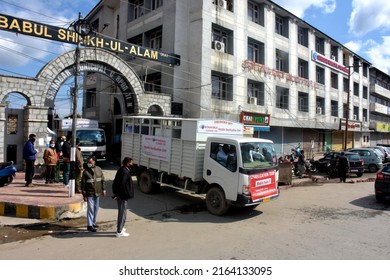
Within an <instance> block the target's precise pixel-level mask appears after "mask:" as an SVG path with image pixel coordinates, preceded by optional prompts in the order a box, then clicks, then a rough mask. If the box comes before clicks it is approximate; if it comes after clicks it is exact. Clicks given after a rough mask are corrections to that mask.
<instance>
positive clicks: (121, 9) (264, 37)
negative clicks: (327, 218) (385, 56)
mask: <svg viewBox="0 0 390 280" xmlns="http://www.w3.org/2000/svg"><path fill="white" fill-rule="evenodd" d="M86 18H87V20H88V21H89V22H90V23H91V25H92V27H93V28H94V30H95V31H96V32H97V33H102V34H104V35H106V36H107V35H108V36H111V37H113V38H116V39H119V40H122V41H126V42H128V43H131V44H134V45H140V46H145V47H148V48H152V49H159V50H162V51H165V52H168V53H175V54H178V55H180V65H166V64H163V63H159V62H156V61H151V60H148V59H144V58H142V57H140V55H138V56H132V55H131V54H130V55H129V54H127V55H125V54H123V53H121V52H118V53H117V54H118V55H119V56H120V57H121V58H122V59H123V60H125V61H126V62H127V63H128V64H129V65H130V66H131V67H132V68H133V69H134V71H135V72H136V73H137V74H138V76H139V77H140V79H141V81H142V82H143V85H144V90H145V93H146V94H147V93H154V94H156V93H158V94H160V95H161V96H164V97H167V96H169V97H170V98H171V104H172V106H171V111H170V112H168V111H167V110H163V109H162V107H161V106H159V104H158V101H157V100H153V101H151V102H150V103H149V105H147V106H148V108H144V109H145V111H147V112H148V113H149V114H152V115H178V116H182V117H188V118H222V119H227V120H231V121H240V122H243V123H245V124H246V125H247V130H248V131H249V133H250V134H252V135H253V136H254V137H262V138H268V139H271V140H273V141H274V142H275V144H276V147H277V152H278V153H279V154H282V153H284V154H288V153H290V150H291V149H292V148H295V147H296V146H297V145H298V144H300V145H301V146H302V148H303V149H304V150H307V151H309V152H311V153H316V152H321V151H324V150H327V149H337V150H340V149H343V148H344V147H345V146H346V147H347V148H349V147H361V146H371V145H375V144H376V142H378V143H379V142H387V141H388V140H387V139H388V137H387V133H388V132H389V129H388V128H387V131H383V132H382V131H379V132H377V130H378V127H377V126H376V129H373V127H374V126H375V125H374V123H375V122H377V121H378V120H380V119H382V118H384V119H383V123H385V124H386V125H387V126H388V125H389V122H390V120H389V119H388V117H386V116H387V115H388V112H387V111H386V109H387V108H388V107H387V106H389V105H390V104H387V102H389V101H388V100H389V99H387V98H386V96H389V95H388V92H387V91H388V90H389V89H387V88H388V87H387V85H388V83H387V81H388V80H389V79H388V77H387V78H386V79H385V78H383V77H384V76H387V75H385V74H384V73H381V72H380V71H379V70H375V71H374V72H373V73H371V70H372V68H371V63H370V62H368V61H366V60H365V59H364V58H362V57H360V56H359V55H358V54H356V53H354V52H352V51H351V50H349V49H347V48H346V47H345V46H343V45H342V44H340V43H338V42H337V41H335V40H334V39H332V38H330V37H329V36H327V35H326V34H324V33H322V32H321V31H320V30H317V29H316V28H314V27H313V26H312V25H310V24H309V23H307V22H305V21H303V20H302V19H300V18H298V17H296V16H294V15H293V14H291V13H290V12H289V11H287V10H285V9H283V8H282V7H280V6H278V5H276V4H275V3H273V2H272V1H265V0H248V1H241V0H240V1H238V0H202V1H190V0H180V1H176V0H129V1H119V0H102V1H101V2H100V3H99V4H98V5H97V6H96V7H95V8H94V9H93V10H92V11H91V12H90V13H89V14H88V15H87V17H86ZM380 75H382V76H381V77H382V78H381V79H379V78H376V76H380ZM370 80H371V81H378V80H380V81H381V82H382V84H380V83H376V84H372V85H371V86H370ZM84 83H85V86H86V87H87V90H86V92H85V93H84V105H83V106H84V110H83V112H84V114H85V115H84V117H87V118H98V119H99V121H100V122H101V123H107V124H113V126H114V127H113V131H114V133H113V134H114V135H115V134H118V133H120V116H121V114H123V112H124V109H123V104H122V103H123V102H122V101H121V99H120V98H119V97H118V94H117V91H118V89H117V88H116V87H115V86H113V83H112V81H110V79H109V78H108V77H104V76H98V75H94V74H93V73H91V74H90V75H88V78H87V79H85V82H84ZM384 84H385V85H384ZM370 91H373V92H374V94H373V95H371V97H370ZM373 96H375V98H376V100H380V102H373V98H374V97H373ZM381 102H382V103H381ZM383 102H385V104H384V103H383ZM379 107H380V108H379ZM382 111H383V112H382ZM385 111H386V112H385ZM388 111H389V110H388ZM371 118H372V119H371ZM346 125H347V126H346ZM346 127H347V128H346ZM371 135H375V136H371Z"/></svg>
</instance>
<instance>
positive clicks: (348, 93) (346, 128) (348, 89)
mask: <svg viewBox="0 0 390 280" xmlns="http://www.w3.org/2000/svg"><path fill="white" fill-rule="evenodd" d="M347 67H348V85H347V113H346V116H345V132H344V151H345V150H347V144H348V121H349V95H350V92H349V91H350V85H349V84H350V83H351V66H347Z"/></svg>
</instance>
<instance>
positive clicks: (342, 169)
mask: <svg viewBox="0 0 390 280" xmlns="http://www.w3.org/2000/svg"><path fill="white" fill-rule="evenodd" d="M337 168H338V171H339V178H340V183H341V182H344V183H345V181H346V180H347V172H348V169H349V161H348V158H347V157H346V156H345V153H344V152H341V153H340V156H339V161H338V167H337Z"/></svg>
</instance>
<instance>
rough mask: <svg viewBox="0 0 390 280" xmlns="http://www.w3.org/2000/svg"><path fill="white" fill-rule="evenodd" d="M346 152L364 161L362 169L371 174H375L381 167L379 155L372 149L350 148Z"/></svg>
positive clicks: (381, 162)
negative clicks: (354, 154) (352, 153)
mask: <svg viewBox="0 0 390 280" xmlns="http://www.w3.org/2000/svg"><path fill="white" fill-rule="evenodd" d="M348 151H349V152H354V153H357V154H359V156H360V158H361V159H362V160H364V169H367V170H368V171H369V172H371V173H375V172H377V171H378V170H379V169H381V168H382V167H383V161H382V158H381V155H380V153H379V152H377V150H375V149H373V148H352V149H348Z"/></svg>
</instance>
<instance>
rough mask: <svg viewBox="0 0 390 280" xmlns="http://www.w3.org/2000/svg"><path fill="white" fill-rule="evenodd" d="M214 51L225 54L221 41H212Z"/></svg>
mask: <svg viewBox="0 0 390 280" xmlns="http://www.w3.org/2000/svg"><path fill="white" fill-rule="evenodd" d="M214 49H215V50H217V51H219V52H223V53H224V52H225V44H224V43H223V42H221V41H214Z"/></svg>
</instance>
